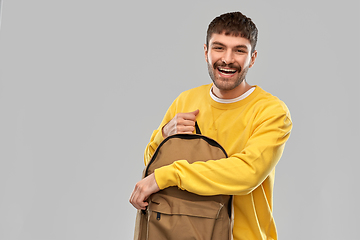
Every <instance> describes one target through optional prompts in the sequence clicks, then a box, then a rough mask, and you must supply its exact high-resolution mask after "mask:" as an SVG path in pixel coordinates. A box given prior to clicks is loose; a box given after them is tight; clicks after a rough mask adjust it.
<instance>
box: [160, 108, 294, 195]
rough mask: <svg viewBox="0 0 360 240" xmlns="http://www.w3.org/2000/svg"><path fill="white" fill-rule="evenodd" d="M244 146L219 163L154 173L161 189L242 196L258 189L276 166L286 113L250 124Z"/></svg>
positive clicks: (178, 165) (179, 164) (287, 127)
mask: <svg viewBox="0 0 360 240" xmlns="http://www.w3.org/2000/svg"><path fill="white" fill-rule="evenodd" d="M252 124H253V125H254V130H253V132H252V134H251V135H250V137H249V139H248V140H247V143H246V145H245V147H244V148H243V149H242V150H241V151H239V152H238V153H235V154H232V155H231V156H230V157H228V158H224V159H220V160H209V161H207V162H195V163H193V164H189V163H188V162H187V161H186V160H179V161H176V162H174V163H173V164H171V165H168V166H164V167H162V168H159V169H156V170H155V178H156V182H157V183H158V185H159V187H160V189H164V188H167V187H170V186H178V187H179V188H180V189H183V190H187V191H189V192H193V193H196V194H199V195H216V194H228V195H245V194H248V193H250V192H252V191H253V190H254V189H255V188H257V187H258V186H259V185H260V184H261V183H262V182H263V181H264V180H265V179H266V178H267V177H268V176H269V174H270V173H271V172H272V171H273V169H274V168H275V165H276V164H277V163H278V161H279V159H280V157H281V155H282V153H283V150H284V146H285V143H286V141H287V140H288V138H289V136H290V131H291V128H292V122H291V118H290V114H289V112H288V111H280V112H279V111H277V113H276V114H275V113H273V112H272V111H270V110H269V111H267V113H266V114H263V115H261V116H260V117H259V119H258V120H257V121H256V122H253V123H252Z"/></svg>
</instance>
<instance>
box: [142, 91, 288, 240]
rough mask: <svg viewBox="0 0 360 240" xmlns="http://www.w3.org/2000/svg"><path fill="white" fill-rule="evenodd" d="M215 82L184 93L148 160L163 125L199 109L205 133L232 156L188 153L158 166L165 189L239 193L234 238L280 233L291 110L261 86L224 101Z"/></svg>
mask: <svg viewBox="0 0 360 240" xmlns="http://www.w3.org/2000/svg"><path fill="white" fill-rule="evenodd" d="M211 87H212V84H208V85H204V86H200V87H197V88H194V89H191V90H188V91H185V92H183V93H181V94H180V96H179V97H178V98H176V99H175V101H174V102H173V103H172V105H171V106H170V108H169V109H168V111H167V113H166V114H165V116H164V119H163V121H162V123H161V124H160V126H159V128H158V129H157V130H155V131H154V132H153V134H152V136H151V140H150V143H149V144H148V146H147V147H146V150H145V154H144V155H145V156H144V159H145V164H147V163H148V162H149V160H150V158H151V156H152V155H153V153H154V151H155V149H156V148H157V146H158V145H159V144H160V142H161V141H162V140H163V137H162V133H161V129H162V127H163V126H164V125H165V124H166V123H168V122H169V121H170V120H171V119H172V118H173V117H174V116H175V115H176V114H177V113H180V112H192V111H195V110H196V109H199V110H200V112H199V114H198V115H197V118H196V119H197V121H198V124H199V127H200V130H201V132H202V134H203V135H205V136H208V137H210V138H213V139H215V140H216V141H218V142H219V143H220V144H221V145H222V146H223V147H224V148H225V150H226V152H227V153H228V155H229V157H228V158H224V159H220V160H216V161H212V160H209V161H207V162H196V163H194V164H189V163H188V162H187V161H186V159H184V160H179V161H176V162H174V163H173V164H171V165H168V166H165V167H162V168H159V169H157V170H155V179H156V182H157V184H158V185H159V187H160V189H164V188H167V187H169V186H178V187H179V188H181V189H185V190H187V191H189V192H193V193H196V194H199V195H217V194H227V195H234V200H233V207H234V228H233V237H234V240H240V239H241V240H245V239H246V240H260V239H277V232H276V227H275V222H274V219H273V215H272V206H273V204H272V202H273V186H274V175H275V165H276V164H277V163H278V161H279V159H280V157H281V155H282V152H283V150H284V146H285V142H286V141H287V140H288V138H289V136H290V131H291V128H292V122H291V117H290V113H289V110H288V109H287V107H286V105H285V104H284V103H283V102H282V101H280V100H279V99H278V98H276V97H274V96H272V95H271V94H269V93H267V92H265V91H264V90H262V89H261V88H260V87H258V86H256V88H255V90H254V91H253V92H252V93H251V94H250V95H249V96H248V97H246V98H245V99H243V100H240V101H238V102H235V103H227V104H225V103H219V102H216V101H214V100H213V99H212V98H211V96H210V89H211Z"/></svg>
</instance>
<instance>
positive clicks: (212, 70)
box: [207, 60, 249, 91]
mask: <svg viewBox="0 0 360 240" xmlns="http://www.w3.org/2000/svg"><path fill="white" fill-rule="evenodd" d="M207 65H208V72H209V75H210V78H211V79H212V81H213V83H214V85H215V86H216V87H217V88H218V89H220V90H224V91H229V90H233V89H235V88H236V87H237V86H239V85H240V84H241V83H242V82H243V81H244V80H245V77H246V74H247V72H248V70H249V66H246V67H245V68H244V69H242V68H241V66H239V65H237V64H224V63H223V62H222V61H220V60H219V61H217V62H215V63H214V65H213V66H212V65H210V64H209V63H207ZM219 67H228V68H232V69H236V73H235V75H234V76H233V77H231V78H225V77H221V76H219V75H218V74H216V71H219V70H218V68H219ZM236 75H237V76H236Z"/></svg>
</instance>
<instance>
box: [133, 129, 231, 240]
mask: <svg viewBox="0 0 360 240" xmlns="http://www.w3.org/2000/svg"><path fill="white" fill-rule="evenodd" d="M195 127H196V134H183V133H181V134H175V135H172V136H169V137H167V138H166V139H164V140H163V141H162V142H161V143H160V145H159V146H158V147H157V149H156V150H155V152H154V155H153V156H152V158H151V159H150V161H149V163H148V164H147V165H146V167H145V169H144V171H143V178H144V177H146V176H148V175H150V174H151V173H153V172H154V170H155V169H156V168H159V167H162V166H165V165H168V164H171V163H172V162H174V161H176V160H181V159H183V160H184V159H185V160H187V161H188V162H189V163H193V162H196V161H207V160H210V159H211V160H214V159H220V158H227V153H226V151H225V150H224V148H223V147H222V146H221V145H220V144H219V143H217V142H216V141H215V140H213V139H211V138H208V137H206V136H204V135H201V132H200V129H199V127H198V125H197V123H196V125H195ZM148 202H149V205H148V207H147V209H146V210H138V212H137V216H136V224H135V234H134V240H177V239H179V240H183V239H186V240H188V239H196V240H230V239H232V218H231V215H232V196H229V195H215V196H200V195H197V194H194V193H190V192H188V191H185V190H181V189H179V188H178V187H169V188H166V189H163V190H160V191H159V192H157V193H154V194H152V195H151V196H150V197H149V199H148Z"/></svg>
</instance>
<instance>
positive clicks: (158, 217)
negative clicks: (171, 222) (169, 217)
mask: <svg viewBox="0 0 360 240" xmlns="http://www.w3.org/2000/svg"><path fill="white" fill-rule="evenodd" d="M156 220H158V221H159V220H160V213H159V212H158V213H157V214H156Z"/></svg>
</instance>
